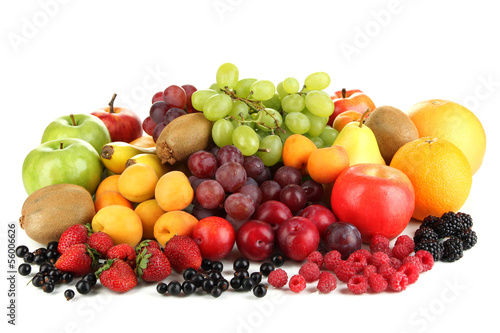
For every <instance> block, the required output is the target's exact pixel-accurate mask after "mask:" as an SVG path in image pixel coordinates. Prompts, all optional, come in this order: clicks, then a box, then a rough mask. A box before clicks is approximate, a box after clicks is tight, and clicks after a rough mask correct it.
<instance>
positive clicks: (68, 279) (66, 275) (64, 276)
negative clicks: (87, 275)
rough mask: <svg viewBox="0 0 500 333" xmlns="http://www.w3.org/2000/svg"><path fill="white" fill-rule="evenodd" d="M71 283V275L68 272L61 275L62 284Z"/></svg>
mask: <svg viewBox="0 0 500 333" xmlns="http://www.w3.org/2000/svg"><path fill="white" fill-rule="evenodd" d="M71 281H73V274H72V273H70V272H64V273H62V275H61V282H62V283H70V282H71Z"/></svg>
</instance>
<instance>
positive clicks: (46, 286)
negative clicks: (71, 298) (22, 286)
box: [42, 283, 54, 293]
mask: <svg viewBox="0 0 500 333" xmlns="http://www.w3.org/2000/svg"><path fill="white" fill-rule="evenodd" d="M42 290H43V291H44V292H46V293H51V292H53V291H54V284H53V283H44V285H43V286H42Z"/></svg>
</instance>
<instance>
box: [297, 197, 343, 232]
mask: <svg viewBox="0 0 500 333" xmlns="http://www.w3.org/2000/svg"><path fill="white" fill-rule="evenodd" d="M299 216H302V217H305V218H306V219H308V220H309V221H311V222H312V223H314V225H315V226H316V228H318V232H319V235H320V237H321V238H324V237H323V236H324V234H325V230H326V228H327V227H328V226H329V225H330V224H332V223H334V222H337V218H336V217H335V215H334V214H333V212H332V211H331V210H330V209H328V208H326V207H325V206H321V205H309V206H307V207H306V208H304V209H303V210H302V211H301V212H300V214H299Z"/></svg>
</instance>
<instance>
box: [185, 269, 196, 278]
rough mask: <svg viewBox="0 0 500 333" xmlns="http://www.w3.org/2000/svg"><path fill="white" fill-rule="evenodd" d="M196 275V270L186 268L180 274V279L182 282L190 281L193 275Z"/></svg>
mask: <svg viewBox="0 0 500 333" xmlns="http://www.w3.org/2000/svg"><path fill="white" fill-rule="evenodd" d="M195 274H196V269H194V268H186V269H185V270H184V272H182V277H183V278H184V280H186V281H187V280H191V279H192V277H193V275H195Z"/></svg>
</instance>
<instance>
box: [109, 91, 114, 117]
mask: <svg viewBox="0 0 500 333" xmlns="http://www.w3.org/2000/svg"><path fill="white" fill-rule="evenodd" d="M115 98H116V94H113V97H111V101H109V103H108V105H109V113H115V109H114V108H113V103H114V102H115Z"/></svg>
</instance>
